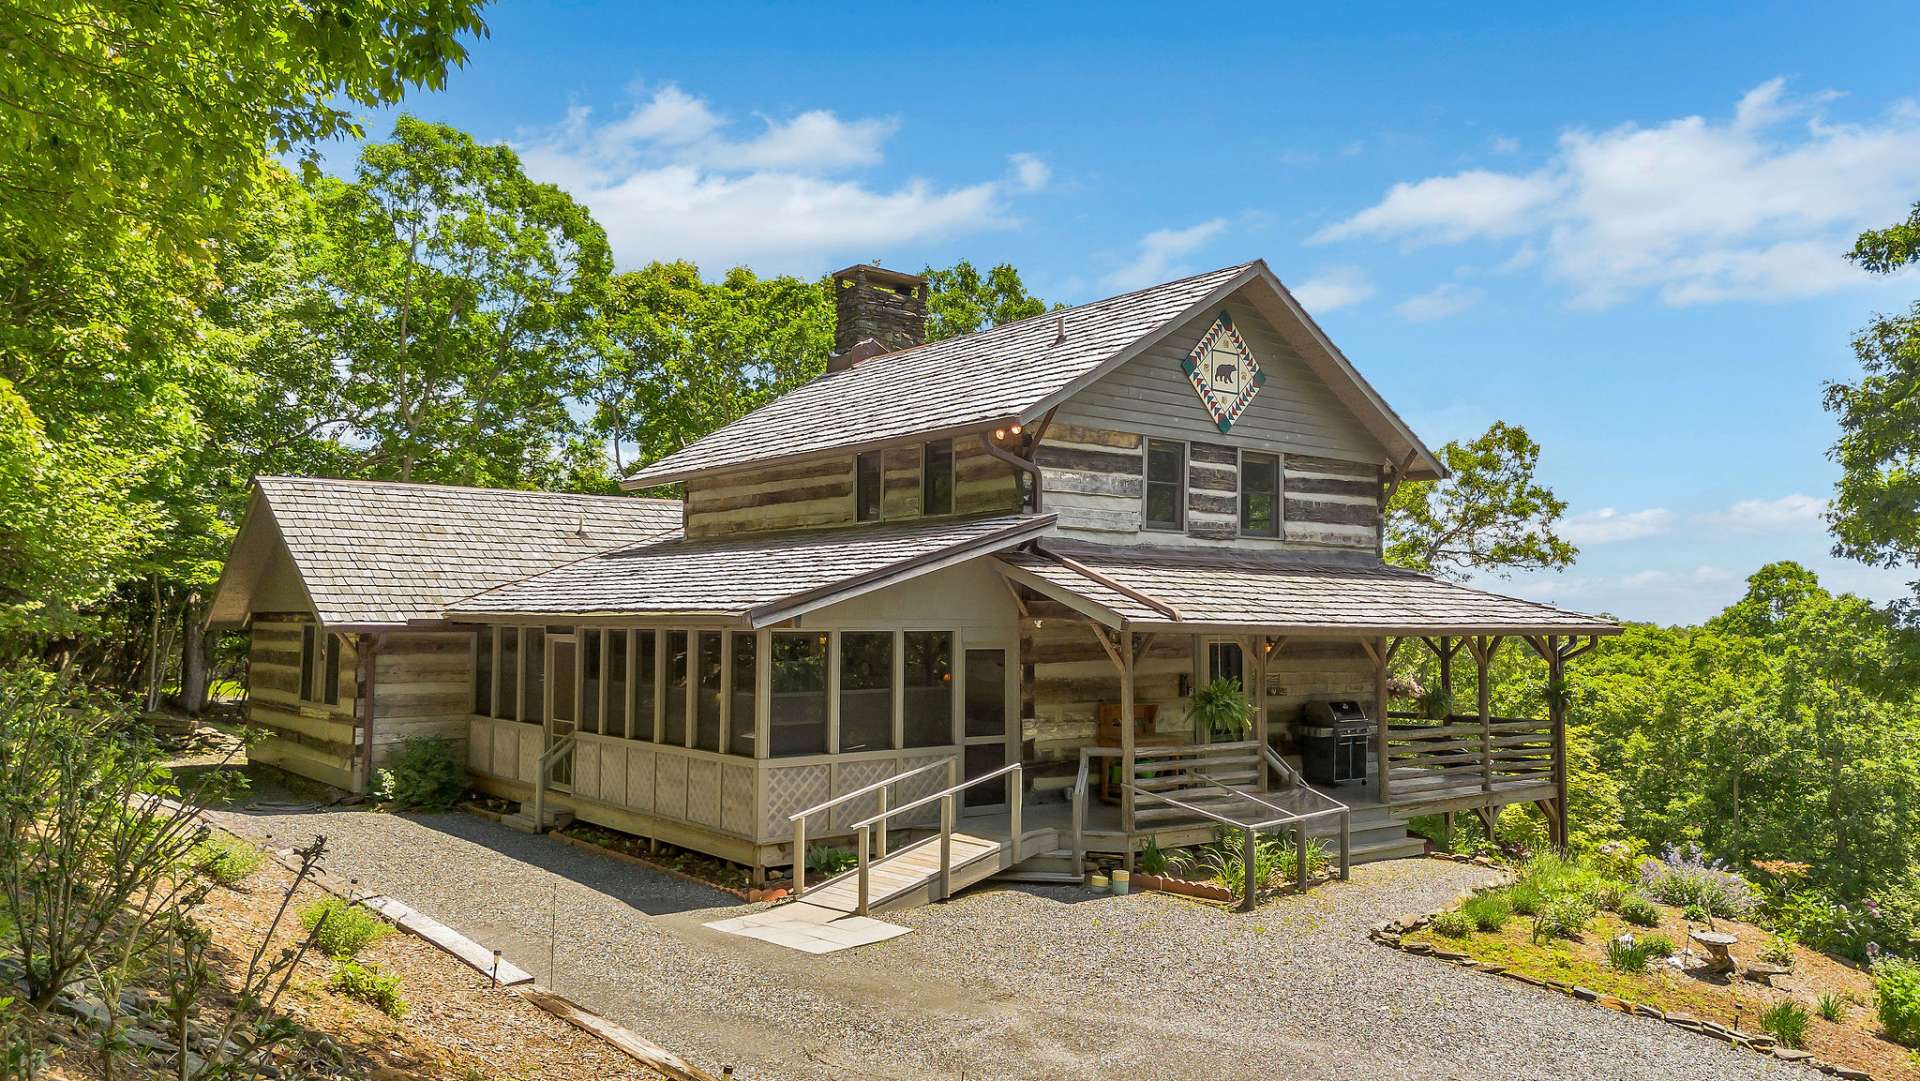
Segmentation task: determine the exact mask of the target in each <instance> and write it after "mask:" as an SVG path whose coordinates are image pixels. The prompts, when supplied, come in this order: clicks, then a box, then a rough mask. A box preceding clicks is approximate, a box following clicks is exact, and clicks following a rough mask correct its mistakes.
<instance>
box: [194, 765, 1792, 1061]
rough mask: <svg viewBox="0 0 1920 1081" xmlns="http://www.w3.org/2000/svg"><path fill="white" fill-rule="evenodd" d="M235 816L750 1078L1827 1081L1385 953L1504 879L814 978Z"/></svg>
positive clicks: (1099, 920) (692, 932)
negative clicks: (1380, 926)
mask: <svg viewBox="0 0 1920 1081" xmlns="http://www.w3.org/2000/svg"><path fill="white" fill-rule="evenodd" d="M260 798H261V799H262V800H267V799H273V798H275V797H273V796H271V795H269V794H266V793H262V794H261V797H260ZM217 817H218V818H220V819H221V820H222V823H223V824H225V825H228V826H229V827H231V828H234V829H236V830H237V831H239V832H243V833H248V834H251V835H254V836H259V835H260V834H262V833H264V832H268V831H270V832H271V833H272V834H273V837H274V839H275V841H276V842H278V843H279V844H282V845H287V844H294V843H300V842H304V841H306V840H307V839H309V838H311V836H312V835H313V834H315V833H324V834H326V835H327V837H328V838H329V839H330V842H331V852H332V856H331V857H330V859H329V860H328V863H329V865H330V869H331V870H332V871H334V872H335V873H337V874H341V875H347V876H353V877H357V878H358V879H359V880H360V881H361V882H362V883H363V884H364V885H366V886H368V887H369V888H372V889H377V890H379V891H381V892H384V893H389V894H392V895H393V896H396V897H399V898H402V899H404V900H406V901H407V902H408V903H410V904H412V905H414V906H415V907H416V908H419V909H420V910H422V911H424V912H426V913H428V914H429V915H432V916H434V917H435V918H438V919H440V920H443V921H445V922H447V923H449V924H451V925H453V926H455V927H457V928H459V929H460V930H462V931H463V932H465V933H466V934H468V935H469V936H471V937H473V938H475V939H477V940H479V941H480V942H481V943H483V944H486V945H489V946H498V947H501V948H502V949H504V950H505V951H506V955H507V957H509V958H510V959H512V960H513V961H514V962H515V963H517V964H519V965H521V966H522V967H523V968H526V969H527V970H528V971H530V972H533V973H534V974H535V975H536V976H538V977H539V978H540V979H541V981H542V982H544V983H547V984H548V985H550V986H553V987H556V988H557V989H558V990H559V991H560V992H561V993H563V994H565V995H568V996H569V997H572V998H575V999H577V1000H579V1001H580V1002H582V1003H583V1004H585V1005H587V1006H589V1007H590V1008H592V1009H595V1010H598V1011H600V1012H601V1013H603V1014H605V1015H607V1016H608V1017H611V1018H613V1019H615V1020H617V1021H619V1022H620V1023H622V1024H625V1025H628V1026H629V1027H631V1028H633V1029H634V1030H635V1031H636V1032H640V1033H642V1034H644V1035H646V1036H647V1037H648V1038H650V1039H653V1040H655V1041H657V1042H659V1043H661V1044H664V1045H666V1046H667V1047H670V1048H672V1049H674V1050H675V1051H677V1052H679V1053H681V1054H683V1055H686V1056H688V1057H689V1058H692V1059H694V1060H695V1061H698V1062H701V1063H703V1064H705V1065H707V1066H710V1067H713V1068H715V1071H716V1072H717V1071H718V1067H719V1066H721V1065H725V1064H731V1065H734V1066H736V1068H737V1070H738V1072H737V1074H736V1076H738V1077H742V1078H749V1079H762V1078H764V1079H781V1081H806V1079H844V1078H858V1079H863V1081H864V1079H877V1078H955V1079H957V1078H967V1079H973V1081H979V1079H992V1078H1023V1079H1025V1078H1038V1077H1060V1078H1080V1077H1094V1076H1100V1075H1107V1076H1113V1077H1152V1078H1156V1079H1158V1078H1166V1079H1173V1078H1181V1079H1186V1078H1192V1079H1196V1081H1197V1079H1202V1078H1204V1079H1208V1081H1218V1079H1223V1078H1263V1079H1264V1078H1312V1079H1321V1078H1324V1079H1327V1081H1335V1079H1338V1081H1352V1079H1374V1078H1378V1079H1409V1081H1411V1079H1420V1081H1439V1079H1467V1078H1474V1079H1479V1078H1487V1079H1494V1078H1499V1079H1512V1078H1527V1079H1555V1078H1565V1079H1567V1081H1615V1079H1619V1081H1628V1079H1635V1081H1637V1079H1643V1078H1646V1079H1651V1078H1686V1079H1689V1081H1719V1079H1728V1081H1732V1079H1736V1078H1755V1077H1762V1078H1779V1079H1784V1081H1802V1079H1806V1078H1812V1077H1818V1076H1821V1075H1818V1074H1815V1073H1813V1072H1811V1071H1808V1070H1804V1069H1801V1068H1799V1067H1792V1066H1787V1065H1785V1064H1781V1063H1777V1062H1774V1061H1773V1060H1770V1059H1766V1058H1763V1057H1761V1056H1758V1055H1755V1054H1752V1053H1750V1052H1744V1051H1739V1050H1736V1049H1733V1048H1730V1047H1727V1046H1726V1045H1724V1044H1719V1043H1716V1042H1714V1041H1712V1040H1709V1039H1707V1038H1705V1037H1701V1036H1695V1035H1692V1034H1689V1033H1685V1032H1682V1031H1680V1030H1678V1029H1674V1028H1672V1027H1669V1026H1667V1025H1663V1024H1659V1023H1657V1022H1654V1021H1647V1020H1643V1019H1636V1018H1630V1017H1626V1016H1623V1015H1620V1014H1616V1013H1613V1012H1611V1011H1607V1010H1602V1009H1598V1008H1595V1007H1593V1006H1589V1005H1585V1004H1582V1003H1579V1002H1576V1001H1573V1000H1571V999H1567V998H1563V997H1561V996H1559V995H1555V994H1551V993H1548V992H1545V991H1541V990H1538V989H1535V988H1530V987H1527V986H1525V985H1522V984H1517V983H1514V982H1512V981H1508V980H1501V979H1497V978H1492V977H1487V976H1480V975H1476V974H1474V973H1471V972H1466V971H1463V970H1461V969H1457V968H1455V967H1453V966H1451V965H1447V964H1444V963H1441V962H1438V961H1433V960H1430V959H1426V958H1420V957H1415V956H1411V955H1408V954H1403V953H1399V952H1397V951H1394V950H1389V949H1386V948H1384V947H1380V946H1376V945H1374V944H1372V943H1369V942H1367V941H1366V940H1365V930H1366V928H1367V926H1368V925H1369V924H1371V923H1374V922H1378V921H1379V920H1382V919H1385V918H1388V917H1391V916H1396V915H1400V914H1403V913H1406V912H1414V911H1426V910H1430V909H1433V908H1436V907H1439V906H1441V905H1443V904H1445V903H1446V902H1447V901H1448V900H1449V899H1450V898H1452V897H1453V896H1455V895H1456V894H1457V893H1459V892H1460V891H1461V890H1463V889H1466V888H1469V887H1471V886H1473V885H1475V884H1476V883H1477V882H1479V881H1480V880H1481V876H1483V875H1485V874H1486V873H1487V872H1485V871H1482V870H1479V869H1477V868H1473V867H1469V866H1463V865H1457V864H1450V863H1442V862H1439V861H1429V860H1401V861H1396V862H1392V863H1385V864H1373V865H1369V866H1365V867H1360V868H1356V869H1355V871H1354V876H1353V880H1352V881H1351V882H1348V883H1333V884H1330V885H1327V886H1323V887H1321V888H1319V889H1317V890H1315V891H1314V892H1313V893H1312V894H1310V895H1309V896H1307V897H1304V898H1299V897H1288V898H1283V899H1281V900H1279V901H1276V902H1274V903H1273V904H1271V905H1268V906H1266V907H1264V908H1262V909H1261V911H1259V912H1258V913H1255V914H1253V915H1251V916H1243V915H1239V914H1235V913H1228V912H1222V911H1220V910H1218V909H1214V908H1210V907H1206V906H1202V905H1198V904H1194V903H1191V902H1187V901H1183V900H1179V899H1176V898H1172V897H1168V896H1165V895H1162V894H1141V895H1136V896H1133V897H1126V898H1114V897H1107V896H1095V895H1092V894H1090V893H1088V892H1087V891H1085V890H1081V889H1074V888H1065V887H1016V888H993V887H989V888H985V889H976V890H975V891H973V892H971V893H969V894H966V895H963V896H962V897H960V898H957V899H956V900H954V901H952V902H950V903H948V904H945V905H938V906H933V907H930V908H925V909H920V910H918V911H913V912H905V913H890V914H888V915H886V916H885V917H884V918H886V919H888V920H891V921H894V922H898V923H903V924H907V925H909V926H911V927H913V928H914V933H913V934H910V935H906V936H903V937H901V938H898V939H895V940H893V941H891V942H887V943H883V944H880V945H875V946H867V947H863V948H860V949H855V950H851V951H848V952H845V953H840V954H834V955H829V956H824V957H817V956H810V955H805V954H800V953H796V952H793V951H790V950H786V949H783V948H781V947H779V946H774V945H771V944H768V943H763V942H756V941H753V940H750V939H744V938H739V937H736V936H731V935H722V934H719V933H717V932H713V931H710V930H708V929H706V928H705V927H702V926H701V923H702V922H703V921H705V920H711V919H718V918H721V917H723V916H727V915H738V914H740V913H742V912H744V911H748V910H749V909H748V908H747V907H745V906H741V905H740V904H739V903H738V902H737V901H736V900H735V899H734V898H732V897H730V896H728V895H726V894H723V893H720V892H718V891H715V890H710V889H707V888H705V887H703V886H699V885H697V884H693V883H689V882H686V881H684V880H681V879H678V878H675V877H672V876H669V875H665V874H658V873H654V872H650V871H647V870H645V869H642V868H636V867H633V866H631V865H628V864H625V863H621V862H617V861H615V860H611V859H607V858H604V857H600V856H597V855H595V854H593V853H590V852H583V851H580V850H577V849H574V848H571V847H568V846H566V845H562V844H560V843H559V842H557V841H552V840H549V839H546V838H536V837H528V836H524V835H522V834H518V833H515V832H513V831H511V830H509V829H507V828H506V827H504V826H499V825H496V824H494V823H491V822H488V821H485V820H483V819H480V818H476V817H473V816H469V815H462V814H455V815H422V816H414V815H406V816H400V815H388V814H379V813H373V812H366V811H354V810H308V809H303V808H298V807H289V806H275V805H272V804H265V805H262V806H255V807H250V808H243V809H240V810H237V811H230V812H223V813H221V814H220V815H218V816H217ZM553 926H557V927H558V929H559V934H558V936H557V939H550V937H549V928H550V927H553ZM550 949H551V951H552V957H553V962H552V964H551V966H550V965H549V960H548V958H549V950H550Z"/></svg>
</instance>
